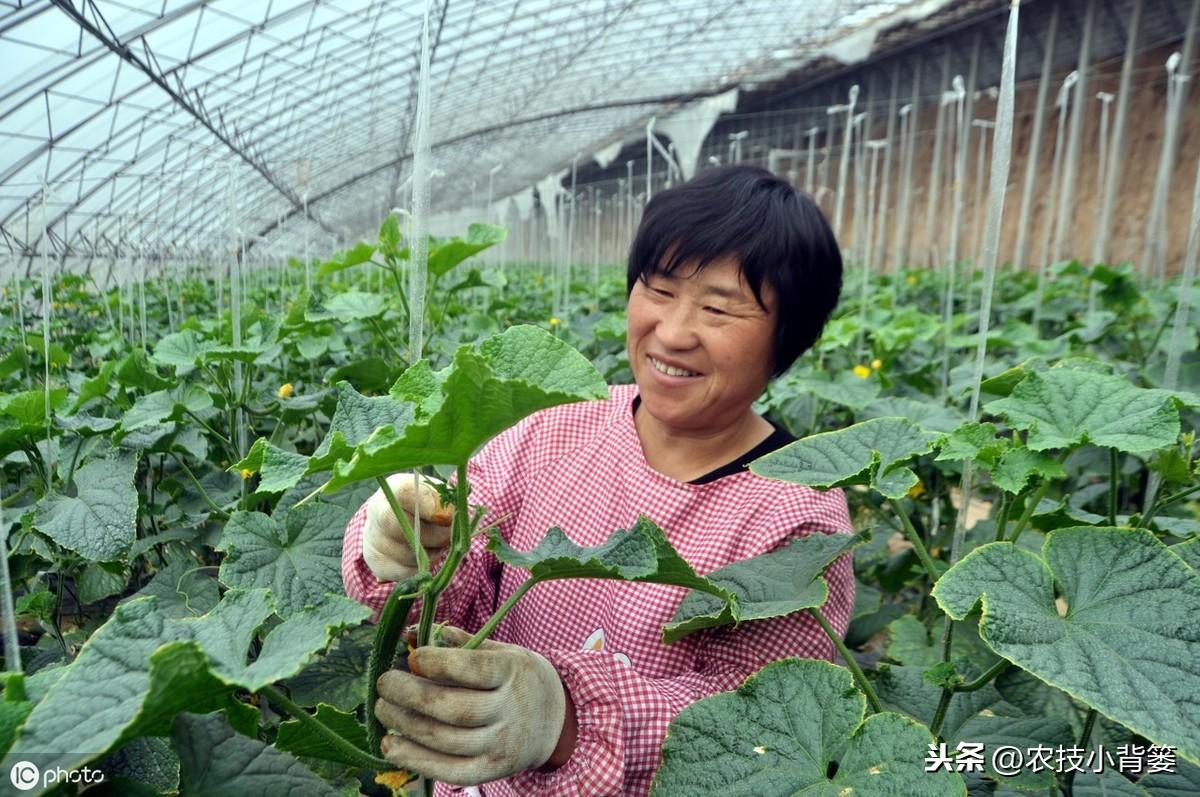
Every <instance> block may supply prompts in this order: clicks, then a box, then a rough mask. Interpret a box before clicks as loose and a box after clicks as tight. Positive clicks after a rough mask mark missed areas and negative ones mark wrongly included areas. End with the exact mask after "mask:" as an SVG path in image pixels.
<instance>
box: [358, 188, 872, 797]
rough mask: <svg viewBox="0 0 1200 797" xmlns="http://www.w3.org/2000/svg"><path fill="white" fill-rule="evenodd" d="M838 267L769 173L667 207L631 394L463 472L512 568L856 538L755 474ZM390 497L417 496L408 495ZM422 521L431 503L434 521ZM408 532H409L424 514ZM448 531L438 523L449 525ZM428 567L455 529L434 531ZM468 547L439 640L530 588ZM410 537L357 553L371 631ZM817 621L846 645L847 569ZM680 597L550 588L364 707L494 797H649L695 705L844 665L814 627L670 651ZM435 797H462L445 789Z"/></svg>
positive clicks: (423, 759) (632, 355)
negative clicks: (794, 666) (786, 376)
mask: <svg viewBox="0 0 1200 797" xmlns="http://www.w3.org/2000/svg"><path fill="white" fill-rule="evenodd" d="M841 275H842V262H841V256H840V254H839V252H838V249H837V243H836V241H835V239H834V236H833V234H832V232H831V230H830V229H829V225H828V224H827V222H826V221H825V219H824V217H823V216H822V215H821V213H820V211H819V210H818V209H817V207H816V206H815V205H814V204H813V202H812V200H811V199H810V198H809V197H808V196H807V195H804V194H802V193H800V192H797V191H796V190H795V189H793V188H792V187H791V186H790V185H789V184H788V183H786V182H785V181H783V180H780V179H778V178H776V177H775V176H773V175H772V174H771V173H769V172H767V171H764V170H762V169H757V168H753V167H746V166H734V167H726V168H721V169H714V170H711V171H708V172H705V173H704V174H702V175H701V176H699V177H697V178H695V179H693V180H691V181H689V182H687V183H684V184H682V185H680V186H678V187H675V188H672V189H669V190H667V191H664V192H663V193H661V194H658V195H657V196H656V197H654V199H653V200H652V201H651V202H650V203H649V204H648V205H647V207H646V210H645V213H644V215H643V218H642V222H641V225H640V226H639V228H638V232H637V235H636V237H635V239H634V242H633V246H632V248H631V250H630V259H629V272H628V291H629V298H628V319H629V320H628V341H627V346H628V351H629V363H630V367H631V369H632V371H633V376H634V381H635V383H636V384H634V385H614V386H612V387H611V388H610V398H609V399H608V400H605V401H594V402H585V403H579V404H570V405H565V406H561V407H555V408H551V409H548V410H543V411H541V412H538V413H536V414H534V415H532V416H530V417H528V418H527V419H525V420H524V421H522V422H521V423H519V424H517V425H516V426H514V427H513V428H511V429H509V430H508V431H506V432H504V433H503V434H501V435H499V436H498V437H496V438H495V439H494V440H492V441H491V442H490V443H489V444H488V445H486V446H485V447H484V448H483V449H482V450H481V451H480V452H479V453H478V454H477V455H476V456H475V457H474V458H473V459H472V460H471V462H470V466H469V469H468V474H469V477H470V480H471V485H472V492H471V502H472V504H476V503H477V504H482V505H484V506H486V507H488V510H489V511H488V515H487V519H485V523H487V522H495V523H497V524H498V527H499V529H500V532H501V533H502V534H503V535H504V537H505V539H506V540H508V542H509V544H511V545H512V546H513V547H515V548H518V549H522V550H528V549H531V548H533V547H534V546H535V545H536V544H537V543H538V541H539V540H540V539H541V538H542V536H543V535H544V534H545V532H546V530H547V529H549V528H551V527H553V526H558V527H561V528H562V529H563V530H564V531H565V532H566V533H567V535H568V536H569V537H570V538H571V539H572V540H573V541H574V542H576V543H578V544H580V545H585V546H593V545H598V544H600V543H602V542H603V541H604V540H605V539H607V537H608V536H609V535H610V534H611V533H612V532H613V531H614V530H615V529H618V528H628V527H629V526H630V525H632V524H633V523H634V521H636V519H637V517H638V515H639V514H642V513H644V514H646V515H648V516H649V517H650V518H651V519H652V520H653V521H655V522H656V523H657V524H658V525H659V526H661V527H662V528H663V529H664V531H665V532H666V534H667V536H668V538H669V539H670V540H671V542H672V544H673V545H674V546H675V547H676V549H677V550H679V552H680V553H681V555H683V557H684V558H685V559H687V560H688V561H689V562H690V563H691V564H692V566H693V567H694V568H695V569H696V570H697V571H698V572H700V573H707V572H710V571H712V570H714V569H716V568H718V567H722V566H724V565H727V564H729V563H731V562H734V561H737V560H739V559H744V558H746V557H749V556H754V555H757V554H762V553H766V552H768V551H771V550H774V549H776V548H779V547H781V546H783V545H785V544H786V543H787V542H788V540H789V539H791V538H793V537H796V536H803V535H806V534H812V533H814V532H824V533H848V532H849V531H850V530H851V525H850V520H849V516H848V512H847V508H846V501H845V498H844V496H843V495H842V493H841V491H839V490H831V491H828V492H824V493H821V492H817V491H815V490H812V489H809V488H806V487H801V486H798V485H789V484H783V483H780V482H774V481H770V480H767V479H764V478H762V477H759V476H757V475H755V474H753V473H751V472H750V471H749V470H747V465H748V464H749V462H751V461H752V460H754V459H756V458H758V457H760V456H762V455H764V454H766V453H767V452H769V451H772V450H774V449H776V448H778V447H780V446H782V445H784V444H785V443H787V442H789V441H790V440H791V439H792V438H791V437H790V436H789V435H788V434H787V433H786V432H784V431H783V430H782V429H779V428H776V427H773V426H772V424H771V423H769V422H768V421H767V420H765V419H764V418H763V417H762V416H760V415H758V414H757V413H755V412H754V411H753V409H752V408H751V405H752V403H753V402H754V401H755V399H757V398H758V396H759V395H760V394H761V393H762V391H763V389H764V388H765V387H766V385H767V382H768V380H769V379H771V378H772V377H774V376H778V375H779V374H781V373H783V372H784V371H785V370H787V368H788V367H789V366H790V365H791V364H792V363H793V362H794V361H795V359H796V358H797V357H798V356H800V354H802V353H803V352H804V351H805V350H807V349H808V348H809V347H810V346H811V345H812V344H813V342H814V341H815V340H816V338H817V337H818V335H819V334H820V331H821V328H822V327H823V326H824V323H825V321H826V319H827V318H828V317H829V314H830V313H831V312H832V310H833V308H834V306H835V304H836V303H837V297H838V293H839V291H840V288H841ZM393 479H397V485H398V486H399V485H400V484H403V483H405V482H407V483H408V484H409V485H411V483H412V482H411V480H406V479H403V478H402V477H400V476H396V477H393ZM424 501H425V502H426V505H425V506H424V507H423V508H422V515H423V517H424V518H426V519H427V520H428V519H429V518H431V517H432V515H431V514H430V511H431V510H432V509H433V504H434V503H435V502H434V499H433V496H432V495H428V496H425V497H424ZM407 502H408V503H407V504H406V508H407V509H409V510H412V508H413V496H412V494H411V492H410V493H409V495H408V498H407ZM443 520H444V519H443ZM422 529H423V532H422V535H423V544H424V545H426V546H427V548H428V549H429V552H430V555H431V561H434V560H435V559H436V557H437V556H438V555H440V553H441V552H442V550H443V548H442V547H441V546H444V545H445V544H446V542H447V540H446V535H445V530H444V528H443V529H441V530H440V532H439V527H438V526H436V525H435V524H434V523H432V522H423V523H422ZM483 542H484V540H483V539H482V538H480V539H477V540H476V541H475V544H474V546H473V548H472V550H471V552H470V553H469V554H468V556H467V557H466V559H465V560H464V563H463V565H462V566H461V569H460V571H459V573H458V574H457V575H456V577H455V580H454V582H453V584H452V585H451V586H450V587H449V588H448V589H447V591H446V592H445V593H443V595H442V598H441V600H440V602H439V604H438V615H439V617H438V619H439V621H442V622H446V623H448V624H449V625H451V626H456V627H459V628H462V629H466V631H473V630H476V629H478V628H479V627H480V626H481V625H482V624H483V622H484V621H485V620H486V619H487V618H488V617H489V616H490V615H491V613H492V612H493V611H494V609H495V608H496V606H498V605H499V604H500V603H501V602H503V601H504V600H505V599H506V598H507V597H508V596H510V595H511V594H512V593H513V591H514V590H515V589H516V587H517V586H518V585H519V584H520V583H521V582H522V581H523V580H524V578H525V575H524V573H523V571H521V570H519V569H515V568H511V567H509V566H507V565H502V564H501V563H499V562H498V561H497V560H496V558H495V557H494V556H493V555H492V554H490V553H489V552H488V551H487V550H486V549H485V548H484V546H483ZM414 567H415V562H414V560H413V556H412V552H411V551H409V550H408V548H407V546H406V545H405V544H404V537H403V535H402V533H401V532H400V529H399V524H398V523H397V522H396V519H395V517H394V516H392V514H391V513H390V511H388V509H387V504H386V501H385V500H384V499H383V497H382V495H381V494H379V493H377V494H376V495H375V496H374V497H372V498H371V499H370V500H369V501H368V502H367V504H366V505H364V507H363V508H362V509H361V510H360V511H359V512H358V513H357V514H356V515H355V517H354V519H353V520H352V521H351V522H350V524H349V526H348V527H347V529H346V536H345V545H344V550H343V560H342V573H343V577H344V580H345V584H346V589H347V592H348V593H349V594H350V595H351V596H352V597H354V598H356V599H358V600H360V601H362V602H364V603H366V604H367V605H370V606H372V607H375V608H376V609H378V608H379V607H380V606H382V604H383V602H384V600H385V599H386V597H387V595H388V593H389V591H390V589H391V586H392V583H391V582H393V581H395V580H396V579H399V578H403V577H406V576H407V575H409V574H411V573H412V572H414ZM827 580H828V581H829V585H830V597H829V600H828V602H827V603H826V605H825V607H824V612H825V614H826V616H827V617H828V618H829V619H830V622H831V623H832V624H833V626H834V628H836V629H837V630H838V632H839V633H844V632H845V630H846V626H847V625H848V623H849V620H850V612H851V608H852V606H853V603H854V582H853V578H852V574H851V569H850V559H849V557H848V556H844V557H842V559H840V560H839V561H838V562H836V563H835V564H834V565H833V566H832V567H831V568H830V569H829V571H828V574H827ZM684 594H685V591H684V590H682V589H680V588H677V587H670V586H663V585H655V584H624V583H618V582H612V581H601V580H586V581H559V582H550V583H545V584H540V585H538V586H537V587H536V588H534V589H533V590H531V591H530V592H529V594H528V595H526V596H525V597H524V599H522V601H521V602H520V603H519V604H518V605H517V607H516V608H515V609H514V610H513V611H512V612H511V613H509V615H508V616H507V617H506V618H505V620H504V621H503V622H502V623H501V624H500V625H499V627H498V628H497V629H496V632H495V633H494V634H493V637H492V639H493V642H489V643H485V645H483V646H482V647H481V648H479V649H477V650H472V651H464V650H460V649H457V648H456V647H454V645H455V644H456V643H457V644H461V641H462V640H464V639H465V638H466V636H465V635H463V634H460V633H459V632H458V631H457V630H455V629H453V628H450V629H447V631H446V638H447V639H448V640H449V643H450V646H448V647H442V648H422V649H420V650H418V651H415V652H414V653H413V654H412V655H411V656H410V657H409V667H410V669H411V670H412V671H413V672H400V671H395V670H394V671H391V672H388V673H385V674H384V676H383V677H382V678H381V679H380V683H379V692H380V695H381V697H380V700H379V701H378V703H377V704H376V706H374V707H372V708H374V710H375V711H376V715H377V716H378V717H379V719H380V721H381V722H382V723H383V724H384V725H385V726H387V727H389V728H392V729H394V730H395V732H396V733H397V734H403V735H402V736H401V735H389V736H388V737H387V738H386V739H385V740H384V741H385V745H384V754H385V755H386V756H387V757H388V759H389V760H391V761H392V762H393V763H395V764H396V765H397V766H399V767H402V768H405V769H409V770H412V771H416V772H419V773H421V774H424V775H427V776H429V777H433V778H435V779H437V780H439V781H442V782H446V783H460V784H465V785H472V784H486V785H484V786H482V787H481V788H480V789H478V790H475V789H472V790H470V792H471V793H476V794H478V793H482V794H486V795H489V797H491V795H535V794H536V795H588V797H596V796H598V795H621V794H624V795H645V794H647V793H648V792H649V789H650V783H651V781H652V779H653V777H654V773H655V770H656V769H657V767H658V765H659V763H660V752H659V751H660V748H661V745H662V741H663V738H664V736H665V734H666V730H667V725H668V724H669V723H670V722H671V720H672V719H673V718H674V717H675V716H676V715H677V714H678V713H679V712H680V711H681V710H682V709H683V708H684V707H685V706H687V705H688V704H689V703H691V702H693V701H695V700H698V699H700V698H702V697H706V696H708V695H711V694H714V693H717V692H721V691H727V690H731V689H735V688H737V687H738V686H739V685H740V684H741V683H742V681H743V680H745V678H746V677H747V676H748V675H750V674H751V673H753V672H754V671H755V670H758V669H759V668H761V667H763V666H764V665H766V664H768V663H770V662H771V661H774V660H777V659H780V658H784V657H787V656H802V657H812V658H823V659H828V660H832V659H833V655H834V651H833V646H832V644H831V643H830V642H829V640H828V639H827V638H826V637H825V636H824V635H823V633H822V632H821V630H820V628H819V627H818V626H817V625H816V623H815V621H814V620H813V619H812V618H811V617H810V616H809V615H808V614H807V613H801V614H796V615H792V616H789V617H783V618H777V619H772V620H764V621H759V622H751V623H746V624H743V625H741V626H740V627H738V628H736V629H732V628H725V629H716V630H711V631H706V632H701V633H698V634H693V635H691V636H689V637H686V638H684V639H683V640H681V641H679V642H677V643H675V644H673V645H671V646H669V647H667V646H664V645H663V644H662V642H661V640H660V631H661V628H662V626H663V625H664V624H665V623H667V622H668V621H669V620H670V619H671V617H672V615H673V614H674V612H675V609H676V608H677V607H678V605H679V603H680V601H681V600H682V599H683V596H684ZM442 788H443V791H442V792H441V793H442V794H450V793H452V790H450V789H449V787H442Z"/></svg>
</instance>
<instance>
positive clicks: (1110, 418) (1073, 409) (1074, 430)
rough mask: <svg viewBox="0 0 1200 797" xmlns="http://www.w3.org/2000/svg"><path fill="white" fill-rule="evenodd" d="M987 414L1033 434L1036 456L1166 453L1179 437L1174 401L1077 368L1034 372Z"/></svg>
mask: <svg viewBox="0 0 1200 797" xmlns="http://www.w3.org/2000/svg"><path fill="white" fill-rule="evenodd" d="M985 409H986V410H987V411H988V412H989V413H992V414H994V415H1002V416H1004V417H1005V418H1006V419H1008V422H1009V424H1011V425H1012V426H1013V427H1015V428H1017V429H1027V430H1029V438H1028V446H1029V448H1031V449H1033V450H1034V451H1045V450H1046V449H1049V448H1070V447H1072V446H1077V445H1082V444H1084V443H1091V444H1093V445H1097V446H1109V447H1112V448H1116V449H1117V450H1119V451H1130V452H1141V451H1152V450H1154V449H1157V448H1166V447H1167V446H1170V445H1173V444H1174V443H1175V438H1177V437H1178V436H1179V410H1178V408H1177V406H1176V403H1175V399H1173V398H1170V397H1167V396H1164V395H1162V394H1159V393H1158V392H1156V391H1151V390H1144V389H1142V388H1137V387H1134V386H1133V385H1131V384H1129V380H1127V379H1125V378H1124V377H1121V376H1113V375H1110V374H1103V373H1095V372H1092V371H1085V370H1079V369H1074V368H1053V369H1050V370H1048V371H1045V372H1032V373H1030V374H1029V375H1028V376H1026V377H1025V379H1024V380H1022V381H1021V383H1020V384H1018V385H1017V386H1016V387H1015V388H1014V389H1013V392H1012V395H1011V396H1009V397H1008V398H1003V399H997V400H995V401H990V402H988V403H987V405H986V406H985Z"/></svg>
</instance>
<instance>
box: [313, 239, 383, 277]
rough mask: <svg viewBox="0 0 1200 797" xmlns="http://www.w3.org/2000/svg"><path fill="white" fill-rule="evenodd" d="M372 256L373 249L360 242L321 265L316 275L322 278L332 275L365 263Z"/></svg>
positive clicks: (367, 244) (369, 245)
mask: <svg viewBox="0 0 1200 797" xmlns="http://www.w3.org/2000/svg"><path fill="white" fill-rule="evenodd" d="M374 255H375V247H374V246H372V245H371V244H369V243H366V242H365V241H360V242H359V243H357V244H355V245H354V247H353V248H351V249H347V250H346V251H345V252H338V253H337V254H336V255H334V256H333V257H332V258H330V259H329V260H328V261H326V262H324V263H322V264H321V267H320V268H319V269H318V270H317V273H318V274H320V275H322V276H324V275H326V274H333V273H335V272H338V271H342V270H343V269H347V268H350V267H351V266H358V265H361V264H363V263H367V262H369V261H370V260H371V258H372V257H373V256H374Z"/></svg>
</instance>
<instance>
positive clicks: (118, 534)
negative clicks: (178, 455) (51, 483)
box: [34, 452, 138, 562]
mask: <svg viewBox="0 0 1200 797" xmlns="http://www.w3.org/2000/svg"><path fill="white" fill-rule="evenodd" d="M136 470H137V456H136V455H135V454H131V453H128V452H119V453H117V454H115V455H113V456H111V457H105V458H103V459H94V460H91V461H89V462H87V463H85V464H84V465H83V467H81V468H79V470H78V472H76V474H75V484H76V486H77V487H78V488H79V492H78V494H77V495H75V496H74V497H72V496H66V495H59V494H51V495H49V496H47V497H46V498H44V499H42V500H41V501H40V502H39V503H38V507H37V514H36V519H35V520H34V527H35V528H36V529H37V530H38V531H40V532H42V533H43V534H45V535H46V536H48V537H49V538H50V539H52V540H54V541H55V542H56V543H58V544H59V545H61V546H63V547H64V548H69V549H70V550H72V551H75V552H76V553H78V554H79V555H80V556H82V557H84V558H85V559H89V560H91V561H99V562H114V561H125V560H126V559H127V558H128V556H129V548H130V546H132V545H133V540H134V536H135V534H136V530H137V511H138V497H137V491H136V490H135V489H134V487H133V476H134V472H135V471H136Z"/></svg>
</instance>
